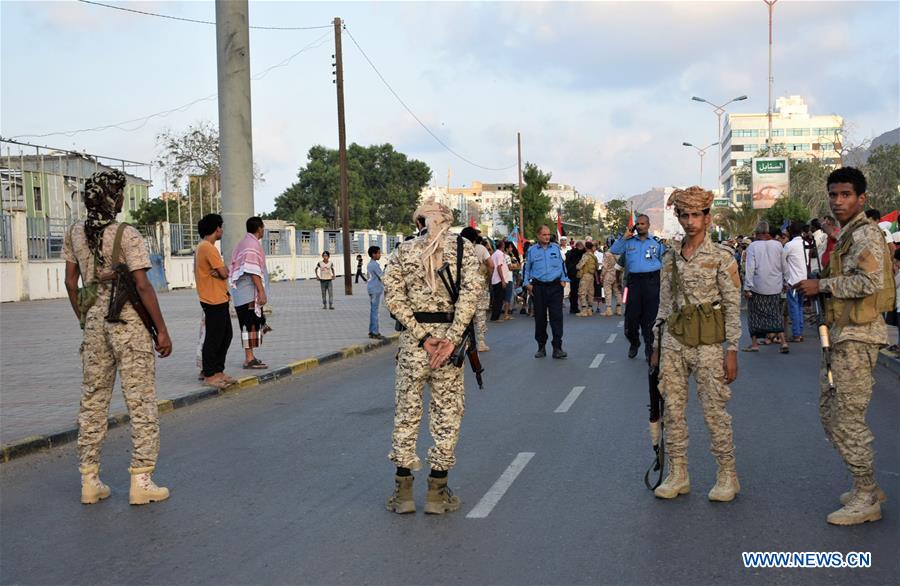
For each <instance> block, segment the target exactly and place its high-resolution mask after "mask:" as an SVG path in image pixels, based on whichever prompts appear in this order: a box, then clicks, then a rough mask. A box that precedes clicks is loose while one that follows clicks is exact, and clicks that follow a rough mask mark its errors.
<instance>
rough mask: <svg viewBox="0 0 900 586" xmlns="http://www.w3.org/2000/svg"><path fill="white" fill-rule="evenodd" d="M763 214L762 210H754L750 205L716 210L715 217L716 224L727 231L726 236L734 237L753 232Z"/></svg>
mask: <svg viewBox="0 0 900 586" xmlns="http://www.w3.org/2000/svg"><path fill="white" fill-rule="evenodd" d="M761 215H762V211H761V210H754V209H753V208H752V207H750V206H737V207H729V208H720V209H718V210H716V211H715V212H714V219H715V224H716V226H719V227H720V228H722V231H723V232H724V233H725V234H724V236H726V237H728V238H734V237H735V236H749V235H751V234H753V231H754V229H755V228H756V224H757V223H758V222H759V218H760V216H761Z"/></svg>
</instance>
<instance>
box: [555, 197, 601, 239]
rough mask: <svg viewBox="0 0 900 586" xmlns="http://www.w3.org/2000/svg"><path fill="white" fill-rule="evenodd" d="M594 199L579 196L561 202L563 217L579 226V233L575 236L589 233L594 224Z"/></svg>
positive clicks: (583, 235) (582, 236)
mask: <svg viewBox="0 0 900 586" xmlns="http://www.w3.org/2000/svg"><path fill="white" fill-rule="evenodd" d="M595 207H596V204H595V203H594V200H592V199H588V198H584V197H580V198H577V199H570V200H568V201H566V202H565V203H564V204H563V218H564V219H565V220H566V221H567V222H571V223H573V224H578V225H579V226H581V233H580V234H577V235H576V236H580V237H581V238H584V237H585V236H587V235H589V234H590V233H591V232H592V231H593V228H594V227H595V226H596V222H595V221H594V209H595Z"/></svg>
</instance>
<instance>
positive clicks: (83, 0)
mask: <svg viewBox="0 0 900 586" xmlns="http://www.w3.org/2000/svg"><path fill="white" fill-rule="evenodd" d="M78 1H79V2H81V3H83V4H93V5H94V6H102V7H103V8H111V9H113V10H121V11H122V12H131V13H133V14H141V15H144V16H155V17H157V18H167V19H169V20H179V21H181V22H193V23H196V24H211V25H215V24H216V23H215V21H213V20H197V19H195V18H183V17H180V16H171V15H168V14H158V13H156V12H145V11H143V10H135V9H134V8H125V7H124V6H113V5H112V4H104V3H102V2H93V1H92V0H78ZM331 27H332V25H330V24H325V25H322V26H251V27H250V28H251V29H257V30H270V31H308V30H314V29H321V28H331Z"/></svg>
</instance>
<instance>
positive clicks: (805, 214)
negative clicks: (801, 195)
mask: <svg viewBox="0 0 900 586" xmlns="http://www.w3.org/2000/svg"><path fill="white" fill-rule="evenodd" d="M763 217H764V218H765V219H766V221H767V222H769V226H781V225H782V224H783V223H784V221H785V220H798V221H800V222H807V221H809V218H810V214H809V209H807V207H806V206H805V205H803V203H802V202H801V201H800V200H798V199H795V198H793V197H782V198H781V199H779V200H778V201H776V202H775V205H773V206H772V207H770V208H769V209H767V210H766V211H765V212H764V214H763Z"/></svg>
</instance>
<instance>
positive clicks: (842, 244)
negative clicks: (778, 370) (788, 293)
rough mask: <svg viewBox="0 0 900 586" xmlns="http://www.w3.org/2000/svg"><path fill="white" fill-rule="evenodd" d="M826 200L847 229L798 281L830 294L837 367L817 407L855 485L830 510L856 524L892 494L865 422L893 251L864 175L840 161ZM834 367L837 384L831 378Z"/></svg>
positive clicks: (840, 521)
mask: <svg viewBox="0 0 900 586" xmlns="http://www.w3.org/2000/svg"><path fill="white" fill-rule="evenodd" d="M827 187H828V203H829V206H830V207H831V211H832V213H833V214H834V217H835V218H836V219H837V221H838V222H840V224H841V232H840V237H839V240H838V243H837V245H836V246H835V249H834V252H832V254H831V259H830V262H829V264H828V266H827V267H826V268H825V270H824V272H823V274H822V278H821V279H806V280H803V281H800V282H799V283H798V284H797V289H798V290H799V291H800V292H802V293H803V294H804V295H806V296H814V295H820V294H822V293H824V294H828V295H830V297H826V298H825V317H826V323H827V324H828V327H829V338H830V340H831V345H832V350H831V373H829V372H828V370H827V366H826V365H823V367H822V371H821V374H820V377H819V380H820V381H821V382H820V395H819V415H820V417H821V419H822V427H823V428H825V435H826V436H827V437H828V439H829V441H831V444H832V445H833V446H834V447H835V448H837V451H838V453H839V454H840V455H841V458H842V459H843V460H844V464H845V465H846V466H847V468H848V469H849V470H850V473H851V474H852V475H853V487H852V488H851V489H850V491H849V492H845V493H844V494H842V495H841V497H840V501H841V504H842V505H844V506H843V507H842V508H840V509H838V510H837V511H834V512H833V513H831V514H830V515H828V518H827V521H828V522H829V523H831V524H833V525H857V524H860V523H865V522H866V521H877V520H879V519H881V503H882V502H884V501H885V499H886V497H885V494H884V491H882V490H881V488H879V486H878V484H877V482H876V481H875V453H874V450H873V449H872V441H873V440H874V436H873V435H872V431H871V430H870V429H869V426H868V425H867V424H866V411H867V410H868V408H869V400H870V399H871V398H872V385H873V384H874V382H875V381H874V379H873V378H872V371H873V369H874V368H875V365H876V363H877V360H878V351H879V349H880V348H881V347H882V346H886V345H887V328H886V327H885V324H884V320H883V319H882V317H881V314H882V312H883V311H889V310H890V308H891V307H892V306H893V304H894V294H895V292H894V285H893V282H892V281H891V279H890V277H891V269H890V266H891V265H890V262H891V261H890V259H889V258H887V248H886V247H885V244H884V236H883V235H882V233H881V230H880V229H879V228H878V226H876V225H875V224H873V223H871V222H869V221H868V220H867V219H866V216H865V213H864V212H863V209H864V207H865V204H866V178H865V176H864V175H863V174H862V172H860V171H859V170H858V169H855V168H853V167H842V168H840V169H836V170H835V171H832V172H831V174H830V175H829V176H828V179H827ZM829 374H832V375H833V381H834V382H833V384H831V383H830V382H829Z"/></svg>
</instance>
